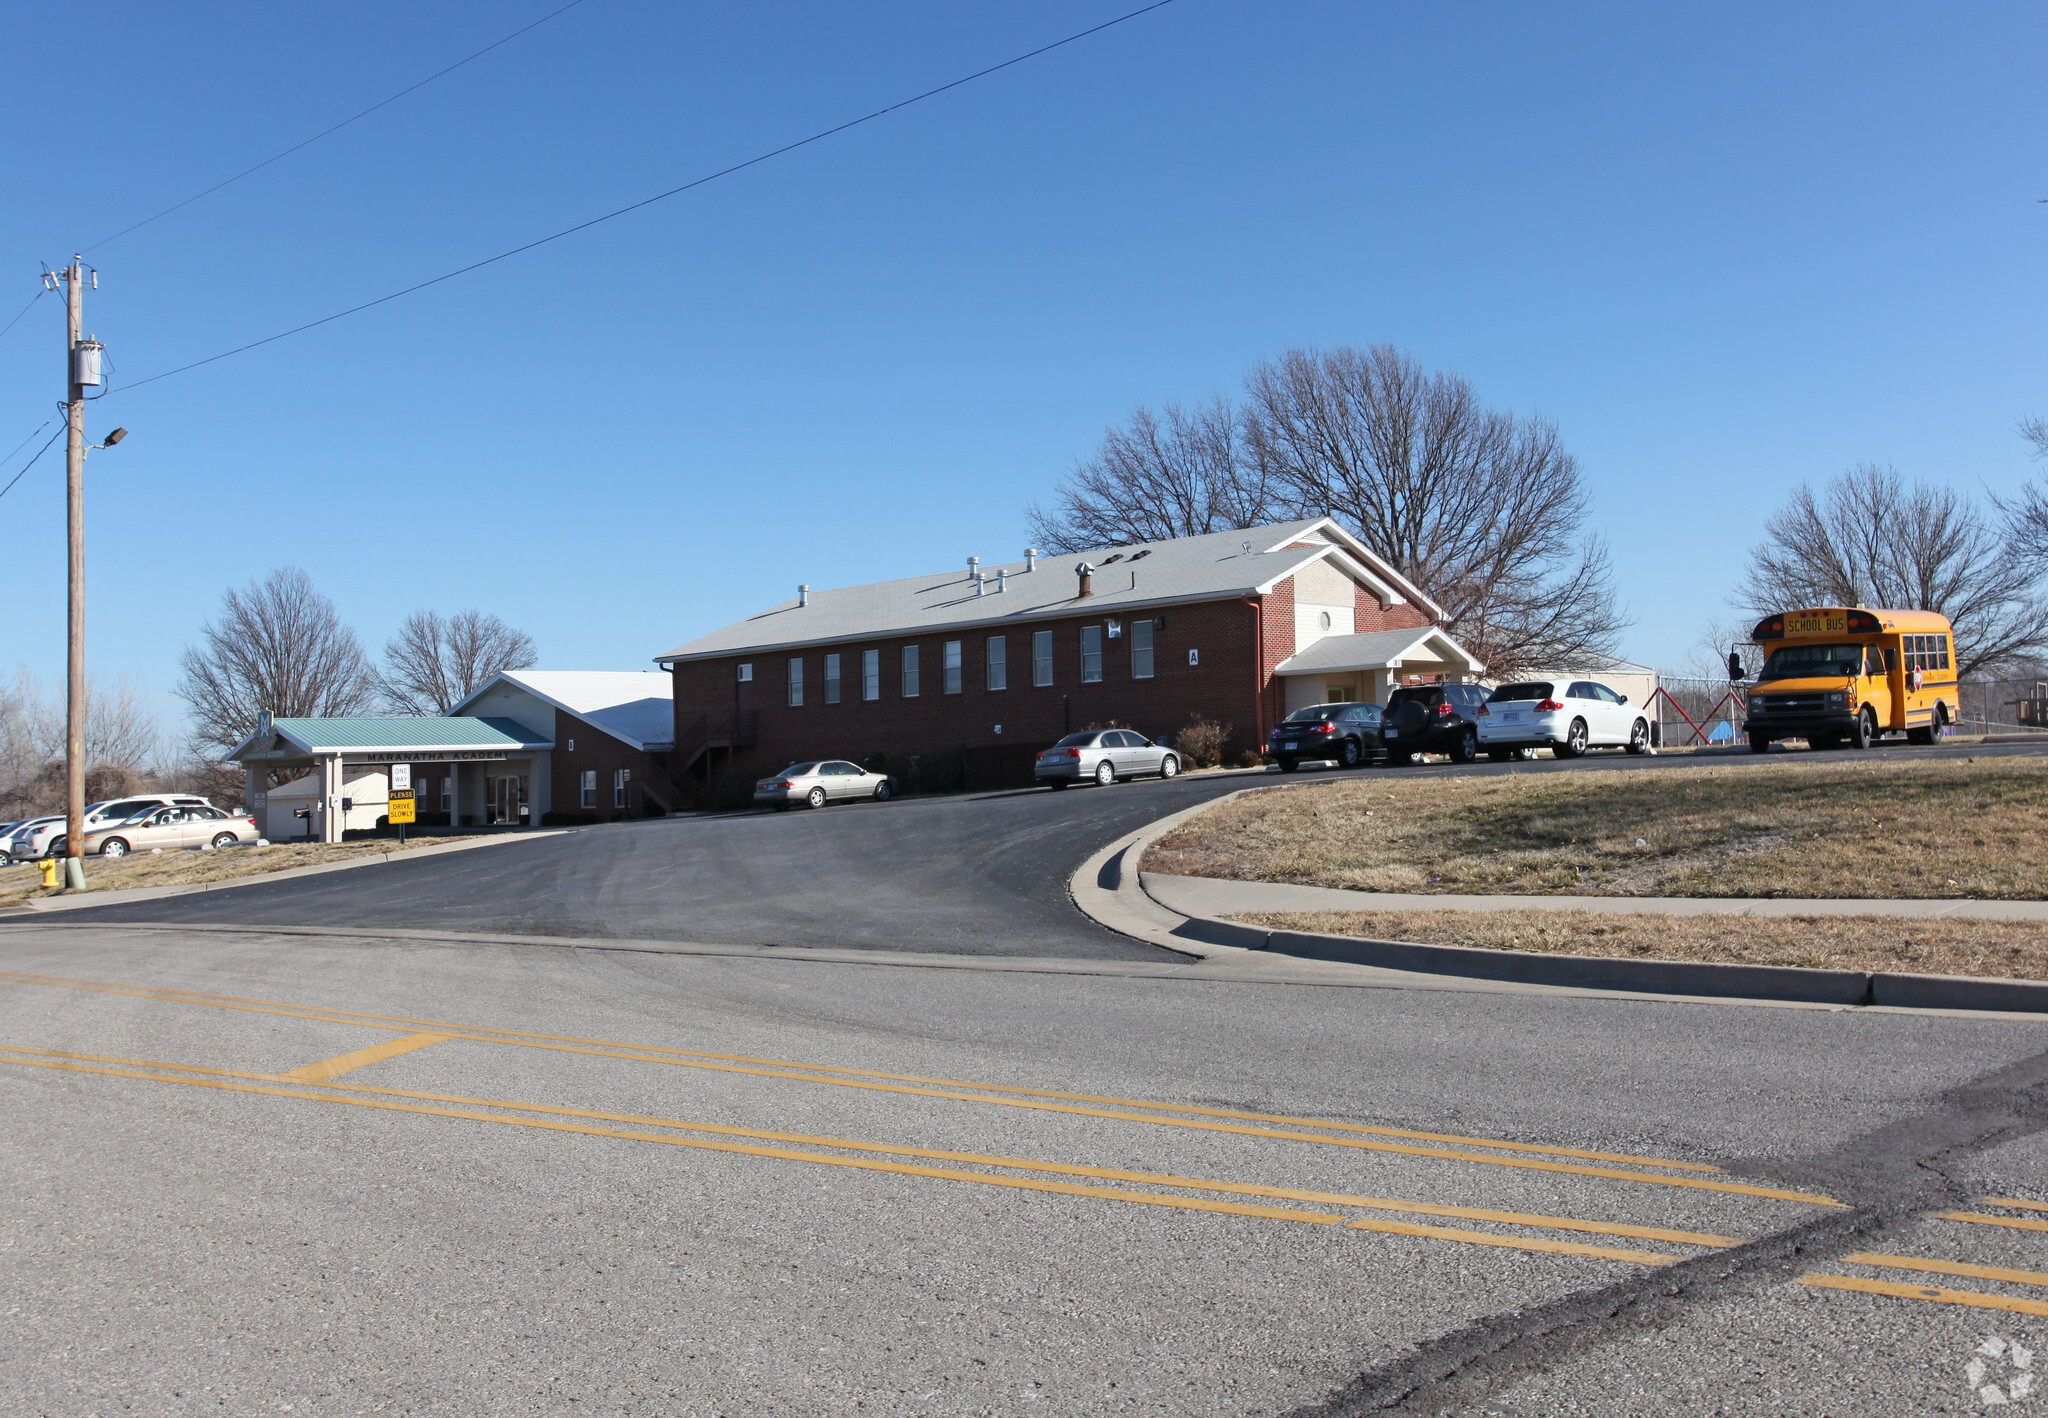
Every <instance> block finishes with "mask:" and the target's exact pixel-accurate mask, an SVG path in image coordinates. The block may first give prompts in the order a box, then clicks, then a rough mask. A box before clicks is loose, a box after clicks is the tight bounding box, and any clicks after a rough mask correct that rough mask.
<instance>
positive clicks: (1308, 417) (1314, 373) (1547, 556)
mask: <svg viewBox="0 0 2048 1418" xmlns="http://www.w3.org/2000/svg"><path fill="white" fill-rule="evenodd" d="M1246 385H1247V389H1248V403H1247V406H1246V410H1245V415H1244V422H1245V438H1246V442H1247V444H1248V446H1249V447H1250V450H1251V453H1252V457H1253V459H1254V461H1255V462H1256V464H1257V466H1258V468H1259V470H1260V473H1261V475H1262V476H1263V477H1264V478H1265V479H1266V481H1267V483H1268V485H1269V486H1271V487H1272V489H1273V491H1274V496H1273V502H1274V503H1275V504H1276V505H1278V506H1282V507H1285V508H1286V509H1287V510H1289V511H1290V512H1291V513H1292V514H1294V515H1296V516H1311V515H1326V516H1330V517H1334V518H1336V519H1337V520H1338V521H1339V522H1340V523H1342V524H1343V525H1345V526H1346V527H1348V528H1350V529H1351V530H1352V531H1353V532H1354V534H1355V535H1357V536H1358V537H1359V539H1360V540H1362V541H1363V542H1365V544H1366V545H1367V546H1369V547H1371V548H1372V549H1373V550H1374V551H1375V552H1377V553H1378V554H1379V555H1380V556H1382V557H1384V558H1385V559H1386V560H1387V561H1388V562H1390V563H1391V564H1392V565H1393V566H1394V567H1395V568H1396V569H1397V570H1399V571H1400V572H1401V573H1402V574H1403V575H1404V576H1406V577H1408V578H1409V579H1410V580H1411V581H1414V582H1415V583H1416V584H1418V585H1420V586H1421V587H1422V588H1423V589H1424V590H1426V591H1427V592H1429V594H1430V595H1431V597H1433V598H1434V599H1435V600H1436V601H1437V602H1438V603H1439V604H1440V605H1442V606H1443V608H1444V611H1445V626H1446V628H1447V629H1448V630H1450V631H1451V633H1452V634H1454V635H1456V636H1457V637H1458V638H1459V639H1460V640H1462V641H1464V642H1465V643H1466V644H1467V645H1469V646H1470V647H1471V648H1472V649H1473V650H1474V651H1475V653H1477V654H1478V655H1479V656H1480V658H1481V659H1482V660H1484V661H1485V662H1486V664H1487V666H1488V668H1489V669H1491V670H1493V671H1495V672H1496V673H1502V674H1507V673H1512V672H1513V671H1514V669H1515V668H1516V667H1518V666H1526V665H1535V664H1568V663H1571V662H1573V661H1574V660H1578V659H1582V658H1584V657H1585V656H1587V655H1589V654H1608V653H1611V652H1612V649H1613V645H1614V642H1615V639H1616V637H1617V636H1618V635H1619V634H1620V632H1621V630H1622V629H1623V627H1624V626H1626V625H1627V624H1628V622H1627V620H1626V619H1625V617H1624V616H1623V614H1622V612H1621V610H1620V608H1619V606H1618V605H1617V604H1616V600H1615V594H1614V586H1613V576H1612V573H1611V571H1610V569H1609V565H1608V560H1607V550H1606V546H1605V544H1604V543H1603V542H1602V541H1601V540H1600V539H1599V538H1598V537H1594V536H1588V535H1582V534H1581V528H1582V527H1583V525H1584V523H1585V520H1586V511H1587V497H1586V491H1585V486H1584V484H1583V482H1582V481H1581V479H1580V476H1579V465H1578V460H1577V459H1576V458H1574V457H1573V456H1572V455H1571V454H1570V453H1569V452H1568V451H1567V450H1566V449H1565V447H1564V445H1563V442H1562V440H1561V439H1560V438H1559V437H1558V432H1557V428H1556V425H1554V424H1552V423H1550V422H1549V421H1548V420H1546V419H1542V418H1534V417H1532V418H1518V417H1517V416H1515V415H1514V414H1512V413H1507V412H1504V411H1501V410H1496V409H1489V408H1487V407H1485V406H1484V405H1483V404H1481V403H1480V401H1479V397H1478V394H1477V392H1476V391H1475V390H1474V389H1473V388H1472V386H1471V384H1470V383H1468V382H1467V381H1466V380H1464V379H1462V378H1460V377H1458V376H1457V375H1454V374H1447V373H1444V372H1441V371H1437V372H1429V371H1425V370H1424V369H1423V368H1422V367H1421V365H1419V364H1417V363H1416V362H1415V361H1414V360H1413V359H1410V358H1409V357H1408V356H1406V355H1404V354H1402V353H1401V352H1400V351H1399V350H1396V349H1394V348H1392V347H1391V346H1388V345H1376V346H1374V347H1373V348H1371V349H1368V350H1356V349H1351V348H1349V347H1344V346H1340V347H1338V348H1336V349H1333V350H1328V351H1317V350H1310V349H1292V350H1289V351H1287V352H1286V353H1285V354H1283V355H1282V356H1281V357H1280V358H1279V359H1278V360H1275V361H1272V362H1270V363H1266V364H1261V365H1259V366H1257V367H1255V368H1254V369H1253V370H1252V371H1251V373H1250V375H1249V376H1247V379H1246Z"/></svg>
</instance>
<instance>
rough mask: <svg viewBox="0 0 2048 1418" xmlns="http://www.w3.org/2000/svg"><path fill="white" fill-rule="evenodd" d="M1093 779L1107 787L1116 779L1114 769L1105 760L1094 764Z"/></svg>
mask: <svg viewBox="0 0 2048 1418" xmlns="http://www.w3.org/2000/svg"><path fill="white" fill-rule="evenodd" d="M1095 781H1096V782H1097V783H1099V784H1100V785H1101V786H1103V787H1105V788H1106V787H1108V786H1109V785H1110V784H1111V783H1114V782H1115V781H1116V769H1115V768H1114V767H1112V766H1111V765H1110V764H1109V763H1108V762H1107V761H1104V762H1102V763H1098V764H1096V765H1095Z"/></svg>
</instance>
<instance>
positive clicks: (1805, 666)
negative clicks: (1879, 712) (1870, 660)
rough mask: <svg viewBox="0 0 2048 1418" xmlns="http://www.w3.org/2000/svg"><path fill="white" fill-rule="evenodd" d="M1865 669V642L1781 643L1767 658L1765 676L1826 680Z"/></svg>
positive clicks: (1859, 672) (1768, 677) (1854, 673)
mask: <svg viewBox="0 0 2048 1418" xmlns="http://www.w3.org/2000/svg"><path fill="white" fill-rule="evenodd" d="M1862 671H1863V647H1862V646H1861V645H1781V646H1779V647H1778V648H1777V649H1775V650H1773V651H1771V658H1770V659H1768V660H1766V661H1764V669H1763V674H1762V676H1761V678H1763V679H1822V678H1826V677H1829V676H1855V675H1858V674H1861V673H1862Z"/></svg>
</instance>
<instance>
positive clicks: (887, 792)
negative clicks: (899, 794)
mask: <svg viewBox="0 0 2048 1418" xmlns="http://www.w3.org/2000/svg"><path fill="white" fill-rule="evenodd" d="M895 796H896V790H895V789H894V788H892V787H890V786H889V780H888V779H887V778H884V779H883V780H882V781H881V782H879V783H877V784H875V801H876V802H878V803H885V802H887V801H889V799H891V798H893V797H895Z"/></svg>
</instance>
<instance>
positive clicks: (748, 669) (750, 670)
mask: <svg viewBox="0 0 2048 1418" xmlns="http://www.w3.org/2000/svg"><path fill="white" fill-rule="evenodd" d="M753 677H754V667H753V666H752V665H741V666H740V683H741V684H746V683H747V682H748V681H750V680H752V679H753Z"/></svg>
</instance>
